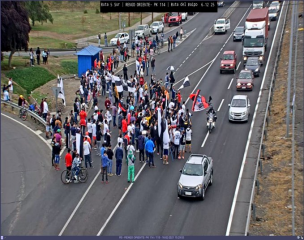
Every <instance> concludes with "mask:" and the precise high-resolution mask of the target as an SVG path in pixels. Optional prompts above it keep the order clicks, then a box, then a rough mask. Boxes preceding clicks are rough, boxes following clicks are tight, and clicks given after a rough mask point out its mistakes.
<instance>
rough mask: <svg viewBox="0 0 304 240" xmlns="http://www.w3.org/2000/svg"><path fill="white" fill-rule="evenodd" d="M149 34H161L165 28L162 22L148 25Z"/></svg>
mask: <svg viewBox="0 0 304 240" xmlns="http://www.w3.org/2000/svg"><path fill="white" fill-rule="evenodd" d="M150 29H151V33H152V34H153V33H161V32H162V33H163V32H164V29H165V26H164V24H163V22H162V21H155V22H153V23H152V24H151V25H150Z"/></svg>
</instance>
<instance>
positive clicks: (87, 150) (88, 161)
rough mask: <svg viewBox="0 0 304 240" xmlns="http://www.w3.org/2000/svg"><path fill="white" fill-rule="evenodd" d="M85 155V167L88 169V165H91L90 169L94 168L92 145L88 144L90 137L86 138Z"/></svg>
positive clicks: (84, 143)
mask: <svg viewBox="0 0 304 240" xmlns="http://www.w3.org/2000/svg"><path fill="white" fill-rule="evenodd" d="M83 155H84V160H85V167H86V168H88V164H89V165H90V168H93V167H92V162H91V145H90V143H89V142H88V137H85V138H84V142H83Z"/></svg>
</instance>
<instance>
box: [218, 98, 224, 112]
mask: <svg viewBox="0 0 304 240" xmlns="http://www.w3.org/2000/svg"><path fill="white" fill-rule="evenodd" d="M224 100H225V99H222V101H221V104H220V106H219V108H218V109H217V111H220V109H221V107H222V104H223V102H224Z"/></svg>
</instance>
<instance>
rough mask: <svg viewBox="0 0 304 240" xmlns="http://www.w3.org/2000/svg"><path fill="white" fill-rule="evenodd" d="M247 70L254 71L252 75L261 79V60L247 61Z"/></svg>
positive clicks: (251, 59)
mask: <svg viewBox="0 0 304 240" xmlns="http://www.w3.org/2000/svg"><path fill="white" fill-rule="evenodd" d="M245 70H250V71H252V73H253V75H254V76H255V77H259V76H260V63H259V58H258V57H249V58H248V59H247V62H246V65H245Z"/></svg>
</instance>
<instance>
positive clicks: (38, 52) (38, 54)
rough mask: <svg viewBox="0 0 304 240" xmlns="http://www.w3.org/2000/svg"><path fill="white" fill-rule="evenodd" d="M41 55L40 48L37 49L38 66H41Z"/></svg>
mask: <svg viewBox="0 0 304 240" xmlns="http://www.w3.org/2000/svg"><path fill="white" fill-rule="evenodd" d="M40 54H41V51H40V48H39V47H37V50H36V57H37V64H38V65H40Z"/></svg>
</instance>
